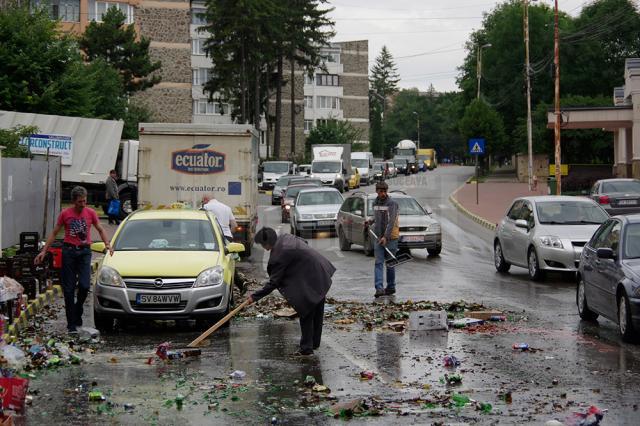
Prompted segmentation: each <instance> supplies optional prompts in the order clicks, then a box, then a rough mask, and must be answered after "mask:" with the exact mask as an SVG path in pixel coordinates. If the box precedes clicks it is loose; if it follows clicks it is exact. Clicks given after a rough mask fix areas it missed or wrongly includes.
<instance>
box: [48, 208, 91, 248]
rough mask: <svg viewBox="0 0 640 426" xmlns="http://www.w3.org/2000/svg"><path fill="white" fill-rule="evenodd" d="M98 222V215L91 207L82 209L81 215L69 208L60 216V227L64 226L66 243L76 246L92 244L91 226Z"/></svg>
mask: <svg viewBox="0 0 640 426" xmlns="http://www.w3.org/2000/svg"><path fill="white" fill-rule="evenodd" d="M98 222H99V220H98V215H97V214H96V212H95V210H93V209H91V208H89V207H85V208H84V209H82V212H81V213H80V214H78V213H76V210H75V208H73V207H69V208H67V209H64V210H62V212H61V213H60V216H58V225H64V242H65V243H69V244H73V245H74V246H80V245H84V244H91V225H96V224H98Z"/></svg>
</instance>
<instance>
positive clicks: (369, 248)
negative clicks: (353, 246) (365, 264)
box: [363, 232, 373, 256]
mask: <svg viewBox="0 0 640 426" xmlns="http://www.w3.org/2000/svg"><path fill="white" fill-rule="evenodd" d="M363 247H364V255H365V256H373V241H371V238H370V237H369V233H368V232H367V233H366V234H364V243H363Z"/></svg>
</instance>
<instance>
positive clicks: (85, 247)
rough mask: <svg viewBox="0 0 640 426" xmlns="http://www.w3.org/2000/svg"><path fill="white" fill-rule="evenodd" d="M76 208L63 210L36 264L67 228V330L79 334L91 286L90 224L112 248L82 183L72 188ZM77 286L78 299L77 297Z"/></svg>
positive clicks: (64, 253)
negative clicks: (84, 306)
mask: <svg viewBox="0 0 640 426" xmlns="http://www.w3.org/2000/svg"><path fill="white" fill-rule="evenodd" d="M71 200H72V202H73V207H69V208H67V209H64V210H63V211H62V212H61V213H60V216H58V221H57V222H56V226H55V227H54V228H53V232H51V235H49V238H47V242H46V243H45V245H44V247H43V248H42V251H41V252H40V253H39V254H38V255H37V256H36V258H35V263H36V264H38V263H41V262H42V261H43V260H44V257H45V255H46V254H47V250H48V249H49V246H50V245H51V243H53V241H54V240H55V238H56V235H58V232H60V230H61V229H62V228H63V227H64V241H63V244H62V290H63V293H64V307H65V311H66V314H67V330H68V331H69V333H77V329H76V327H79V326H81V325H82V310H83V309H82V306H83V305H84V302H85V300H86V299H87V295H88V294H89V289H90V287H91V284H90V280H91V249H90V248H89V246H90V245H91V225H93V226H94V227H95V228H96V230H97V231H98V233H99V234H100V238H102V241H104V242H105V244H106V247H107V249H108V250H109V253H110V254H113V249H112V248H111V244H110V243H109V239H108V238H107V234H106V233H105V232H104V229H103V228H102V226H101V225H100V221H99V219H98V215H97V214H96V212H95V210H93V209H91V208H88V207H87V190H86V189H85V188H83V187H82V186H76V187H75V188H73V189H72V190H71ZM76 286H77V287H78V298H77V299H76V297H75V293H76Z"/></svg>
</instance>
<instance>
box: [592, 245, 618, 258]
mask: <svg viewBox="0 0 640 426" xmlns="http://www.w3.org/2000/svg"><path fill="white" fill-rule="evenodd" d="M596 254H597V255H598V258H599V259H615V258H616V254H615V253H614V251H613V249H610V248H606V247H601V248H599V249H598V250H596Z"/></svg>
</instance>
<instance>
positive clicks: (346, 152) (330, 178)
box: [311, 144, 353, 192]
mask: <svg viewBox="0 0 640 426" xmlns="http://www.w3.org/2000/svg"><path fill="white" fill-rule="evenodd" d="M311 149H312V152H313V161H312V162H311V175H312V176H313V177H315V178H318V179H320V180H321V181H322V185H324V186H333V187H334V188H336V189H337V190H338V191H340V192H344V191H346V190H348V189H349V178H350V177H351V174H352V173H353V172H352V169H351V145H348V144H317V145H312V146H311Z"/></svg>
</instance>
